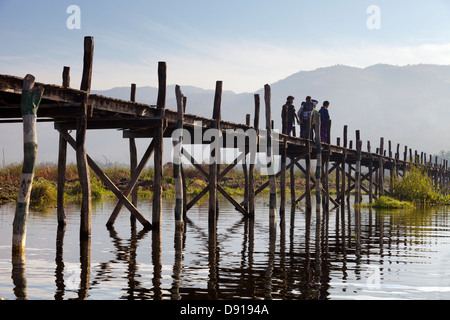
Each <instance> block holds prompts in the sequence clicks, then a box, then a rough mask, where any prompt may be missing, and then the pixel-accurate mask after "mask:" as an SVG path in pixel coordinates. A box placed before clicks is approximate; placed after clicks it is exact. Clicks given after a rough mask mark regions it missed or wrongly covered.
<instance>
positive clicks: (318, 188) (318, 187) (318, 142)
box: [314, 113, 328, 222]
mask: <svg viewBox="0 0 450 320" xmlns="http://www.w3.org/2000/svg"><path fill="white" fill-rule="evenodd" d="M314 122H315V131H316V135H315V138H316V151H317V160H316V185H315V189H316V219H317V221H319V222H320V206H321V203H320V192H321V189H322V188H321V184H320V182H321V180H322V173H321V169H322V143H321V140H320V114H319V113H316V114H315V119H314ZM327 171H328V169H327Z"/></svg>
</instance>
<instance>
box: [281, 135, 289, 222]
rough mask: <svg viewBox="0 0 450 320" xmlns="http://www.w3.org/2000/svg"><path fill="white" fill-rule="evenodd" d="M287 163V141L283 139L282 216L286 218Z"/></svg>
mask: <svg viewBox="0 0 450 320" xmlns="http://www.w3.org/2000/svg"><path fill="white" fill-rule="evenodd" d="M286 161H287V140H286V137H283V147H282V149H281V176H280V188H281V189H280V215H281V216H284V212H285V210H286Z"/></svg>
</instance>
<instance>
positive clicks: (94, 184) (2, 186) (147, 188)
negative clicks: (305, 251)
mask: <svg viewBox="0 0 450 320" xmlns="http://www.w3.org/2000/svg"><path fill="white" fill-rule="evenodd" d="M204 169H205V171H208V168H207V166H205V168H204ZM21 170H22V165H11V166H9V167H7V168H4V169H2V170H0V204H1V203H5V202H13V201H15V200H16V197H17V192H18V186H19V179H20V175H21ZM103 171H104V173H105V174H106V175H107V176H108V177H109V178H110V179H111V181H112V182H113V183H114V184H115V185H116V186H117V187H118V188H119V190H122V191H123V190H124V189H125V188H126V186H127V184H128V182H129V180H130V177H131V175H130V170H128V169H125V168H121V167H115V168H106V169H103ZM184 171H185V177H186V187H187V195H188V196H189V197H193V196H196V195H197V194H199V193H200V192H201V191H202V190H203V189H204V188H205V187H206V186H207V185H208V182H207V180H206V179H205V178H204V176H203V175H202V174H201V173H200V172H199V171H198V170H197V169H195V168H192V167H187V168H185V170H184ZM90 177H91V195H92V198H93V199H102V198H114V199H115V195H114V193H113V192H112V191H110V190H109V189H108V188H107V187H106V186H104V185H103V183H102V182H101V181H100V179H99V178H98V177H97V175H96V174H95V173H94V172H93V171H92V170H90ZM57 178H58V171H57V167H56V166H48V165H45V166H37V167H36V170H35V178H34V181H33V190H32V193H31V200H30V205H31V206H32V207H34V208H39V207H43V206H53V205H56V194H57V191H56V190H57ZM65 178H66V184H65V189H64V199H65V200H66V201H68V202H70V201H76V200H79V199H81V195H82V190H81V185H80V183H79V181H78V170H77V166H76V165H69V166H67V168H66V177H65ZM153 180H154V170H153V168H149V169H145V170H144V171H143V173H142V175H141V177H140V179H139V181H138V183H137V186H138V197H139V198H140V199H147V198H151V197H152V196H153V191H152V190H153ZM288 180H289V179H288ZM162 181H163V183H162V189H163V197H166V198H170V197H174V196H175V186H174V184H173V167H172V166H171V165H166V166H165V167H164V170H163V179H162ZM266 181H267V176H264V175H261V174H260V173H259V172H258V171H256V172H255V187H256V188H259V187H260V186H261V185H262V184H264V183H265V182H266ZM295 181H296V189H304V184H305V180H304V175H303V173H301V172H299V171H297V172H295ZM220 185H221V186H222V187H223V189H224V190H225V191H227V192H228V193H229V194H230V195H231V196H243V195H244V190H245V177H244V173H243V171H242V170H238V169H236V168H234V169H233V170H231V171H230V172H229V173H228V174H227V176H226V177H225V178H224V179H222V181H221V182H220ZM278 187H280V186H279V185H278ZM266 189H267V190H265V191H263V192H266V191H267V192H268V188H266Z"/></svg>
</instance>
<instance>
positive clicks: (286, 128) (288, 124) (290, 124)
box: [281, 96, 299, 136]
mask: <svg viewBox="0 0 450 320" xmlns="http://www.w3.org/2000/svg"><path fill="white" fill-rule="evenodd" d="M286 100H287V101H286V104H285V105H284V106H283V107H282V111H281V121H282V123H283V133H284V134H287V135H288V136H290V135H291V132H292V129H294V125H295V120H297V122H299V119H298V116H297V114H296V112H295V106H294V104H293V103H294V100H295V98H294V97H293V96H289V97H287V99H286Z"/></svg>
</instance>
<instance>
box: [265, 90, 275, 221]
mask: <svg viewBox="0 0 450 320" xmlns="http://www.w3.org/2000/svg"><path fill="white" fill-rule="evenodd" d="M271 98H272V94H271V88H270V86H269V85H268V84H266V85H265V86H264V100H265V104H266V131H267V158H268V161H267V162H268V169H269V188H270V198H269V216H270V222H271V223H274V224H275V222H276V212H277V209H276V207H277V186H276V175H275V172H274V171H275V170H274V155H273V153H272V151H273V150H272V144H273V141H272V125H271V121H272V114H271Z"/></svg>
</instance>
